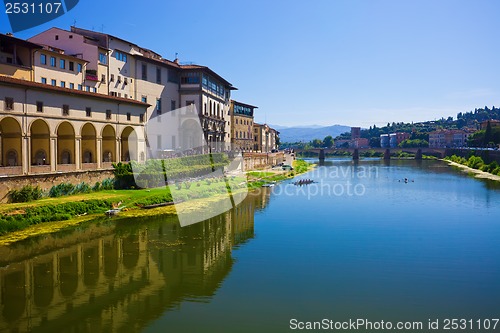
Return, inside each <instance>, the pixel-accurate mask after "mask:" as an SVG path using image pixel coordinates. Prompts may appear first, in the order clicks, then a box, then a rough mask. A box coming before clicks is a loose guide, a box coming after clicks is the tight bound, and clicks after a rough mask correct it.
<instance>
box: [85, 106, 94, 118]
mask: <svg viewBox="0 0 500 333" xmlns="http://www.w3.org/2000/svg"><path fill="white" fill-rule="evenodd" d="M85 114H86V115H87V117H92V109H91V108H89V107H86V108H85Z"/></svg>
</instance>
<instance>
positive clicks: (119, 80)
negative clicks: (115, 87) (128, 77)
mask: <svg viewBox="0 0 500 333" xmlns="http://www.w3.org/2000/svg"><path fill="white" fill-rule="evenodd" d="M116 82H117V83H121V82H122V77H121V76H120V75H118V78H117V80H116Z"/></svg>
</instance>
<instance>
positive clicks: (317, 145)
mask: <svg viewBox="0 0 500 333" xmlns="http://www.w3.org/2000/svg"><path fill="white" fill-rule="evenodd" d="M311 145H312V146H313V147H314V148H320V147H321V146H322V145H323V141H321V140H320V139H314V140H312V142H311Z"/></svg>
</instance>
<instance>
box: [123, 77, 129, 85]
mask: <svg viewBox="0 0 500 333" xmlns="http://www.w3.org/2000/svg"><path fill="white" fill-rule="evenodd" d="M127 83H128V82H127V78H126V77H124V78H123V84H124V85H127Z"/></svg>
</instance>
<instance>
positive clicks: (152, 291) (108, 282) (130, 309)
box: [0, 190, 269, 332]
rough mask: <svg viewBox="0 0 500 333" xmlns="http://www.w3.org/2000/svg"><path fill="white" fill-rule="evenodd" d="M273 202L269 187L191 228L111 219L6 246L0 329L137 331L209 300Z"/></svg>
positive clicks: (170, 221)
mask: <svg viewBox="0 0 500 333" xmlns="http://www.w3.org/2000/svg"><path fill="white" fill-rule="evenodd" d="M268 201H269V191H267V190H261V191H258V192H255V193H249V195H248V197H247V198H246V199H245V200H244V201H243V202H242V203H241V204H240V205H239V206H238V207H236V208H234V209H232V210H231V211H228V212H226V213H224V214H222V215H219V216H217V217H214V218H212V219H209V220H207V221H204V222H201V223H197V224H194V225H191V226H188V227H185V228H181V227H180V226H179V224H178V221H176V220H175V219H174V218H165V217H158V218H148V219H147V220H145V219H142V220H139V219H135V220H125V221H124V220H122V221H120V222H118V223H116V224H112V225H110V223H108V222H107V221H106V222H102V223H100V224H99V223H96V224H92V225H90V226H89V227H88V228H87V229H85V230H74V231H72V232H66V233H65V234H64V235H61V234H55V235H51V236H47V237H41V238H39V239H37V240H36V241H33V240H32V241H30V242H24V243H23V244H17V245H13V246H11V247H3V248H0V258H1V259H0V266H1V267H0V332H135V331H140V330H141V329H142V328H143V327H145V326H146V325H147V324H148V323H149V322H150V321H152V320H154V319H156V318H158V317H159V316H161V315H162V314H163V313H164V312H165V311H168V310H169V309H175V308H177V307H178V306H179V305H180V304H181V303H182V302H183V301H194V302H209V301H210V299H211V298H212V297H213V296H214V295H215V293H216V291H217V289H218V287H219V286H220V285H221V284H222V282H223V281H224V279H225V277H226V276H227V275H228V273H229V272H230V270H231V268H232V265H233V259H232V256H231V250H232V248H233V247H235V246H242V245H243V244H245V243H246V242H248V241H249V240H250V239H252V238H253V237H254V213H255V211H256V210H259V209H263V208H265V206H266V205H267V203H268Z"/></svg>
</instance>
